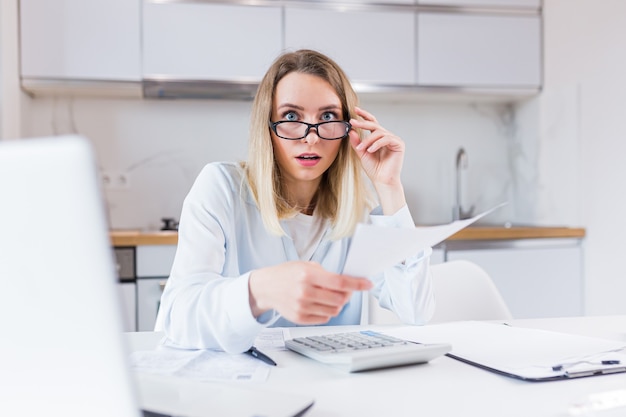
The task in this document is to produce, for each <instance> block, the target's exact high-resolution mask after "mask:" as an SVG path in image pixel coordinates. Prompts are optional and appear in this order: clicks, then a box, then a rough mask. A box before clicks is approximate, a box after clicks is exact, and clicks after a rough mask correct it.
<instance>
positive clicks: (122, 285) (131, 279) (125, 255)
mask: <svg viewBox="0 0 626 417" xmlns="http://www.w3.org/2000/svg"><path fill="white" fill-rule="evenodd" d="M113 252H114V255H115V266H116V271H117V278H118V290H119V300H120V308H121V309H122V321H123V326H124V327H123V328H124V331H125V332H134V331H136V330H137V285H136V282H135V248H134V247H132V246H125V247H121V246H120V247H115V248H114V249H113Z"/></svg>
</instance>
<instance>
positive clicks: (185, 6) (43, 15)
mask: <svg viewBox="0 0 626 417" xmlns="http://www.w3.org/2000/svg"><path fill="white" fill-rule="evenodd" d="M365 3H369V4H363V2H359V1H357V0H344V1H342V2H301V1H286V2H275V3H274V2H259V3H257V2H243V3H242V2H235V1H232V2H228V1H224V2H220V1H191V0H188V1H175V2H174V1H172V2H163V1H159V0H143V1H141V0H134V1H127V0H110V1H104V0H94V1H89V2H84V1H81V0H64V1H61V0H21V1H20V8H21V10H20V37H21V51H20V53H21V75H22V87H23V88H24V89H25V90H26V91H28V92H30V93H33V94H39V93H42V94H46V93H50V92H53V93H54V94H60V95H62V94H64V93H65V94H79V93H82V92H88V93H90V94H92V95H93V94H95V95H103V96H111V95H113V96H120V95H122V96H128V95H130V96H133V97H141V96H143V97H147V98H150V97H156V98H163V97H173V98H221V97H226V98H235V99H237V98H239V99H250V98H252V97H253V96H254V93H255V92H256V87H257V85H258V83H259V81H260V80H261V78H262V76H263V75H264V73H265V71H266V70H267V68H268V67H269V66H270V65H271V63H272V62H273V60H274V59H275V58H276V57H277V56H278V55H279V54H280V53H281V52H283V51H284V50H294V49H298V48H313V49H318V50H320V51H322V52H324V53H326V54H328V55H329V56H331V57H332V58H334V59H335V60H336V61H337V62H338V63H339V64H340V65H341V66H342V68H343V69H344V70H345V71H346V73H347V74H348V76H349V77H350V79H351V80H352V81H353V82H354V84H355V89H356V90H357V91H358V92H360V93H378V94H379V95H380V96H381V97H383V93H391V94H392V96H393V95H394V94H395V93H400V94H403V95H405V96H406V95H407V93H408V94H411V95H415V96H416V97H419V95H420V92H425V93H427V95H428V97H433V95H432V94H433V93H437V92H441V93H445V92H452V93H455V94H456V93H458V92H461V93H466V94H468V95H469V94H471V93H477V94H483V95H484V94H485V93H486V94H489V95H491V96H494V97H498V95H501V96H502V97H503V99H504V100H507V101H510V100H512V99H515V97H523V98H526V97H528V96H529V95H532V94H535V93H537V92H538V91H539V88H540V86H541V82H542V79H541V75H542V74H541V66H542V64H541V41H542V40H541V7H540V0H419V1H416V0H368V1H366V2H365ZM111 28H115V30H111ZM320 29H323V30H320ZM439 87H444V88H439ZM450 87H452V88H450ZM394 97H395V96H394Z"/></svg>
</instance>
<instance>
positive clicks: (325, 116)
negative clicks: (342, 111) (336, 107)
mask: <svg viewBox="0 0 626 417" xmlns="http://www.w3.org/2000/svg"><path fill="white" fill-rule="evenodd" d="M336 119H337V115H336V114H335V113H330V112H328V113H324V114H322V121H324V122H330V121H331V120H336Z"/></svg>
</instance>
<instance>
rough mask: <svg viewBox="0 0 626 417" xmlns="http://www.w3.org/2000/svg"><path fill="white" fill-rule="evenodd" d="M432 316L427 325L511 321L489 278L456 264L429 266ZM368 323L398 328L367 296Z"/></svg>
mask: <svg viewBox="0 0 626 417" xmlns="http://www.w3.org/2000/svg"><path fill="white" fill-rule="evenodd" d="M430 269H431V271H432V278H433V292H434V295H435V314H434V315H433V317H432V319H431V320H430V321H429V324H434V323H442V322H448V321H461V320H510V319H512V318H513V316H512V315H511V312H510V310H509V308H508V307H507V305H506V303H505V302H504V299H503V298H502V295H501V294H500V291H498V289H497V288H496V286H495V285H494V283H493V281H492V280H491V277H490V276H489V275H488V274H487V272H485V270H483V269H482V268H481V267H479V266H478V265H476V264H475V263H473V262H469V261H465V260H457V261H450V262H444V263H441V264H436V265H432V266H431V267H430ZM368 301H369V323H371V324H398V323H400V320H399V319H398V318H397V316H396V315H395V314H394V313H393V312H391V311H389V310H386V309H383V308H381V307H380V306H379V305H378V301H377V300H376V299H375V298H374V297H373V296H370V299H369V300H368Z"/></svg>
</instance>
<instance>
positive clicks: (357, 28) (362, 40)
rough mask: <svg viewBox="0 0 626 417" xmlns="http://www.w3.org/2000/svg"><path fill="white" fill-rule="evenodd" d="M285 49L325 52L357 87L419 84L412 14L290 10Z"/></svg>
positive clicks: (352, 10) (403, 12) (373, 11)
mask: <svg viewBox="0 0 626 417" xmlns="http://www.w3.org/2000/svg"><path fill="white" fill-rule="evenodd" d="M320 28H323V30H320ZM285 48H286V49H288V50H295V49H300V48H309V49H317V50H319V51H321V52H324V53H325V54H327V55H329V56H330V57H331V58H333V59H334V60H336V61H337V63H338V64H339V65H340V66H341V67H342V68H343V69H344V71H345V72H346V73H347V74H348V77H350V79H351V80H352V81H353V82H355V83H370V84H390V85H398V84H415V60H416V49H415V15H414V13H413V12H412V11H409V12H406V11H394V10H389V9H384V8H381V9H380V10H360V9H347V10H342V11H340V12H338V11H337V10H333V9H326V8H320V7H316V6H309V7H295V6H292V7H290V6H286V7H285Z"/></svg>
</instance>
